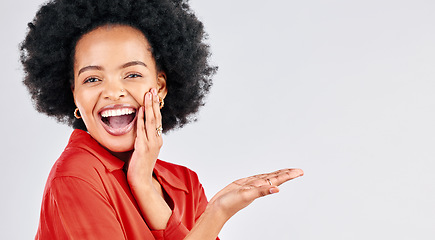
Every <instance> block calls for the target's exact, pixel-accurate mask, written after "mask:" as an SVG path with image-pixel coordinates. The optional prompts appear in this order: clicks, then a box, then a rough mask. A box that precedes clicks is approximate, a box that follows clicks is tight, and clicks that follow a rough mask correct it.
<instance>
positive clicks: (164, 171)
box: [154, 159, 189, 193]
mask: <svg viewBox="0 0 435 240" xmlns="http://www.w3.org/2000/svg"><path fill="white" fill-rule="evenodd" d="M167 164H170V163H167V162H164V161H161V160H159V159H157V162H156V164H155V166H154V174H155V175H156V177H157V179H158V180H159V182H160V183H162V181H161V180H163V181H164V182H166V183H167V184H168V185H169V186H171V187H172V188H176V189H179V190H182V191H185V192H186V193H189V190H187V186H186V184H185V183H184V182H183V181H182V180H181V179H180V178H179V177H177V176H176V175H175V174H174V173H172V172H171V170H170V169H173V168H168V167H166V166H164V165H167Z"/></svg>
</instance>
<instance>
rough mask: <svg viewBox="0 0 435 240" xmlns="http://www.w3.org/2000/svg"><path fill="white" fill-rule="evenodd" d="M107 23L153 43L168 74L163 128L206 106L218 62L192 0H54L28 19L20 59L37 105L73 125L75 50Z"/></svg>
mask: <svg viewBox="0 0 435 240" xmlns="http://www.w3.org/2000/svg"><path fill="white" fill-rule="evenodd" d="M108 24H121V25H128V26H131V27H134V28H137V29H139V30H140V31H141V32H142V33H143V34H144V35H145V37H146V38H147V40H148V42H149V43H150V45H151V52H152V54H153V57H154V59H155V61H156V65H157V68H158V70H161V71H163V72H164V73H165V74H166V77H167V90H168V94H167V96H166V98H165V107H164V108H163V109H162V121H163V129H164V130H165V132H166V131H168V130H171V129H174V128H178V127H182V126H183V125H185V124H186V123H189V122H191V121H192V120H194V119H195V117H194V114H195V113H196V112H197V111H198V109H199V107H200V106H202V105H204V97H205V96H206V95H207V93H208V92H209V89H210V87H211V85H212V80H211V78H212V76H213V74H214V73H215V72H216V70H217V67H214V66H211V65H210V64H209V62H208V58H209V56H210V51H209V46H208V45H207V44H206V43H205V42H204V41H205V39H206V34H205V32H204V27H203V24H202V23H201V22H200V21H199V20H198V18H197V17H196V16H195V15H194V13H193V12H192V11H191V9H190V7H189V5H188V0H52V1H49V2H47V3H46V4H45V5H42V7H41V8H40V10H39V11H38V12H37V14H36V16H35V18H34V20H33V21H32V22H30V23H29V24H28V28H29V30H28V34H27V36H26V38H25V40H24V41H23V42H22V43H21V45H20V49H21V62H22V64H23V66H24V72H25V79H24V81H23V82H24V84H25V85H26V86H27V88H28V90H29V92H30V94H31V96H32V100H33V102H34V104H35V107H36V109H37V110H38V111H39V112H42V113H45V114H47V115H48V116H52V117H55V118H56V119H57V120H58V121H60V122H63V123H67V124H68V125H70V126H72V127H73V128H78V129H83V130H86V126H85V124H84V123H83V121H82V120H81V119H76V118H75V117H74V116H73V112H74V109H75V108H76V106H75V104H74V98H73V94H72V91H71V86H73V83H74V73H73V64H74V51H75V46H76V43H77V41H78V40H79V39H80V37H81V36H83V35H84V34H86V33H88V32H90V31H92V30H94V29H96V28H97V27H99V26H103V25H108Z"/></svg>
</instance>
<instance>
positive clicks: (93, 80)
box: [83, 77, 100, 83]
mask: <svg viewBox="0 0 435 240" xmlns="http://www.w3.org/2000/svg"><path fill="white" fill-rule="evenodd" d="M98 81H100V79H98V78H96V77H88V78H86V79H85V81H83V83H94V82H98Z"/></svg>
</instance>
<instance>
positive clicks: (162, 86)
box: [157, 72, 168, 98]
mask: <svg viewBox="0 0 435 240" xmlns="http://www.w3.org/2000/svg"><path fill="white" fill-rule="evenodd" d="M167 93H168V89H167V88H166V74H165V73H164V72H159V74H158V75H157V94H158V95H159V96H160V97H161V98H165V97H166V94H167Z"/></svg>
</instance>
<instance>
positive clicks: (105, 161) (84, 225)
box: [35, 130, 207, 240]
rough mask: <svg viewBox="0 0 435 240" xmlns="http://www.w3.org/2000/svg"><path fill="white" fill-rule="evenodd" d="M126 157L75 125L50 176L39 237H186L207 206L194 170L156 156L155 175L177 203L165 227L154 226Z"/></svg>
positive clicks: (172, 238)
mask: <svg viewBox="0 0 435 240" xmlns="http://www.w3.org/2000/svg"><path fill="white" fill-rule="evenodd" d="M123 166H124V162H123V161H121V160H120V159H118V158H116V157H114V156H113V155H112V154H110V153H109V152H108V151H107V150H105V149H104V148H103V147H102V146H100V145H99V144H98V143H97V142H96V141H95V140H94V139H93V138H92V137H91V136H90V135H89V134H88V133H87V132H85V131H82V130H74V132H73V133H72V135H71V137H70V140H69V142H68V146H67V147H66V148H65V150H64V152H63V153H62V155H61V156H60V158H59V159H58V160H57V162H56V163H55V164H54V166H53V168H52V170H51V172H50V175H49V177H48V180H47V183H46V186H45V190H44V197H43V200H42V206H41V216H40V221H39V227H38V232H37V234H36V237H35V239H105V240H107V239H108V240H110V239H116V240H119V239H171V240H177V239H183V238H184V237H185V236H186V235H187V233H188V232H189V230H190V229H192V227H193V226H194V224H195V222H196V220H197V219H198V218H199V216H201V214H202V213H203V212H204V210H205V208H206V206H207V199H206V197H205V194H204V189H203V188H202V185H201V183H200V182H199V181H198V177H197V175H196V173H195V172H193V171H191V170H190V169H188V168H186V167H183V166H179V165H175V164H171V163H167V162H164V161H160V160H157V163H156V165H155V168H154V174H155V175H156V177H157V180H158V181H159V182H160V184H161V185H162V187H163V189H164V190H165V192H166V193H167V195H168V196H169V198H170V199H171V200H172V202H173V206H172V210H173V211H172V216H171V217H170V219H169V222H168V225H167V226H166V229H164V230H157V231H153V230H150V229H149V227H148V226H147V224H146V222H145V221H144V219H143V218H142V216H141V214H140V210H139V207H138V205H137V203H136V201H135V199H134V197H133V195H132V193H131V191H130V188H129V185H128V183H127V179H126V175H125V172H124V171H123Z"/></svg>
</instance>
